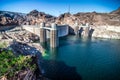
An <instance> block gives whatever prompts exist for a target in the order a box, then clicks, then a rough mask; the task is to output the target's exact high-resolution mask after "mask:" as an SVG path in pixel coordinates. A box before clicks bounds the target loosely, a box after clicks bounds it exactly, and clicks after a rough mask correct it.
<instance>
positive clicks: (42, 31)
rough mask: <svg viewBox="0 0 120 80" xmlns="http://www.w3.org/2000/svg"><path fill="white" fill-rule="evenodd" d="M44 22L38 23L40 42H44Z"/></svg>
mask: <svg viewBox="0 0 120 80" xmlns="http://www.w3.org/2000/svg"><path fill="white" fill-rule="evenodd" d="M44 27H45V23H41V25H40V42H41V43H44V42H46V30H45V29H44Z"/></svg>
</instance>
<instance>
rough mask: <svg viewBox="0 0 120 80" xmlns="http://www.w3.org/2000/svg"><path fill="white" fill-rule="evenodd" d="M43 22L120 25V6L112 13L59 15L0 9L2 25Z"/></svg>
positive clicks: (0, 22)
mask: <svg viewBox="0 0 120 80" xmlns="http://www.w3.org/2000/svg"><path fill="white" fill-rule="evenodd" d="M41 22H46V23H47V24H48V25H49V24H50V23H53V22H55V23H57V24H68V25H70V26H73V25H74V24H75V22H78V24H79V25H80V24H81V23H84V22H88V23H90V24H93V25H116V26H120V8H118V9H117V10H114V11H112V12H110V13H97V12H89V13H76V14H70V13H64V14H61V15H60V16H59V17H55V16H52V15H50V14H46V13H44V12H39V11H37V10H32V11H31V12H29V13H28V14H24V13H17V12H9V11H0V26H7V25H21V24H29V25H35V24H36V23H37V24H40V23H41Z"/></svg>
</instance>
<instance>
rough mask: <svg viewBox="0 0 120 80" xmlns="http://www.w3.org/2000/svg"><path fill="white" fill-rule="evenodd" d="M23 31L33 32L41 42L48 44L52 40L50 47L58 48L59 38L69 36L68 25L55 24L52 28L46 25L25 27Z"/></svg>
mask: <svg viewBox="0 0 120 80" xmlns="http://www.w3.org/2000/svg"><path fill="white" fill-rule="evenodd" d="M23 29H26V30H27V31H29V32H32V33H34V34H36V35H38V36H39V37H40V42H41V43H44V42H46V40H47V38H50V47H58V45H59V37H63V36H66V35H68V33H69V31H68V30H69V27H68V26H67V25H59V26H58V25H56V24H55V23H53V24H52V25H51V26H48V27H46V26H45V23H41V24H40V25H23Z"/></svg>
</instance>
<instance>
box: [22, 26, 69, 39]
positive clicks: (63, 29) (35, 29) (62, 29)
mask: <svg viewBox="0 0 120 80" xmlns="http://www.w3.org/2000/svg"><path fill="white" fill-rule="evenodd" d="M22 28H23V29H25V30H27V31H29V32H31V33H34V34H36V35H38V36H40V26H39V25H37V26H36V25H23V26H22ZM48 28H50V27H48ZM57 30H58V37H63V36H67V35H68V34H69V27H68V26H67V25H58V26H57ZM46 34H47V38H50V31H49V30H47V29H46Z"/></svg>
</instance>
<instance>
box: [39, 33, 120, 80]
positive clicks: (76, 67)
mask: <svg viewBox="0 0 120 80" xmlns="http://www.w3.org/2000/svg"><path fill="white" fill-rule="evenodd" d="M59 42H60V43H59V44H60V45H59V48H57V49H49V48H48V49H47V50H48V53H47V54H46V55H45V56H43V59H44V60H43V62H41V67H42V68H44V70H43V71H42V72H43V74H44V76H46V77H48V78H50V79H51V80H120V40H109V39H100V38H99V39H95V38H92V39H85V38H80V37H77V36H72V35H70V36H67V37H63V38H60V41H59Z"/></svg>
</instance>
